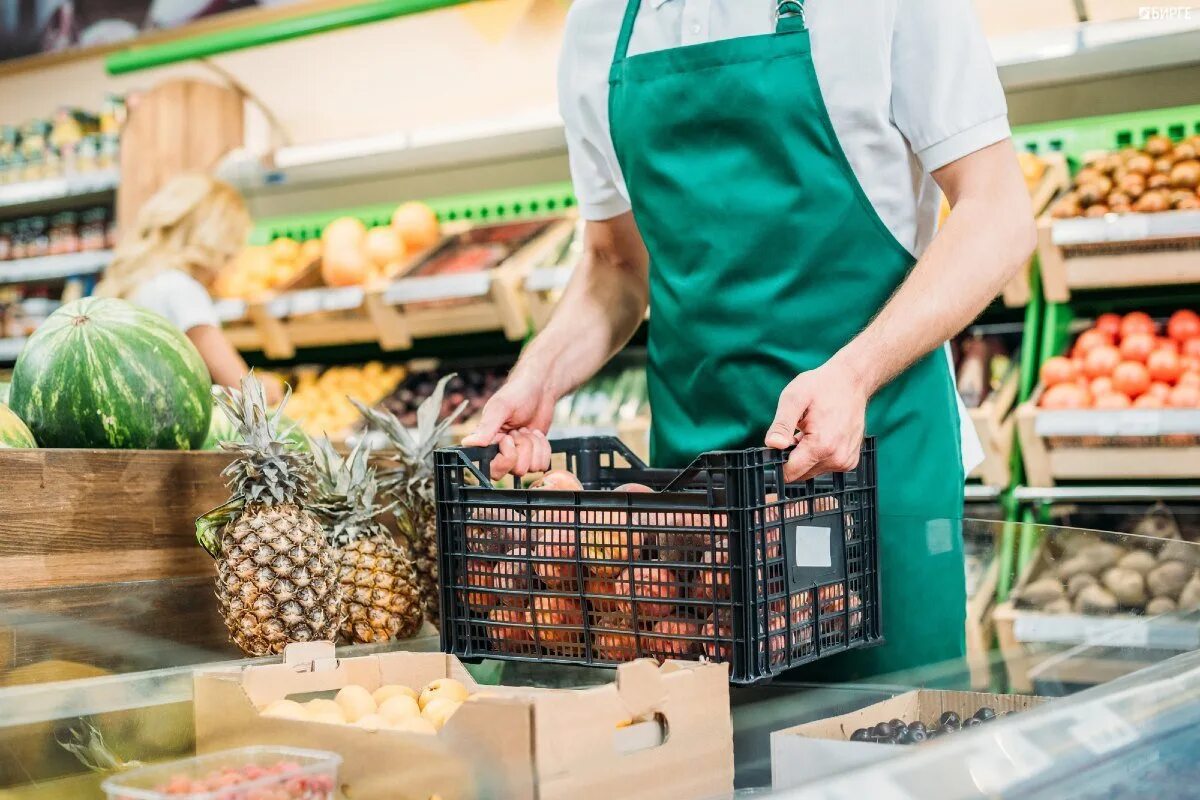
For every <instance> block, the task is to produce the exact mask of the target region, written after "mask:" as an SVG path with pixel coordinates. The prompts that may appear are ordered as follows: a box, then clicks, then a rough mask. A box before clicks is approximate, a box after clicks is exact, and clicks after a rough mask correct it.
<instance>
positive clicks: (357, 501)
mask: <svg viewBox="0 0 1200 800" xmlns="http://www.w3.org/2000/svg"><path fill="white" fill-rule="evenodd" d="M314 456H315V461H316V470H317V486H316V495H315V500H314V502H313V504H312V508H313V510H314V511H315V512H316V514H317V516H318V517H319V518H320V520H321V523H322V524H323V525H324V526H325V529H326V531H327V533H328V536H329V539H330V541H332V542H333V543H334V544H336V545H339V546H342V545H346V544H349V543H350V542H352V541H354V540H356V539H360V538H363V537H366V536H373V535H375V534H377V533H380V532H382V531H383V526H382V525H381V524H380V523H379V522H378V518H379V517H380V516H381V515H383V514H386V513H388V512H389V511H391V510H393V509H394V508H395V507H396V503H395V502H392V503H389V504H387V505H381V504H380V503H379V502H378V501H377V499H376V497H377V494H378V490H379V482H378V480H377V479H376V475H375V468H374V467H372V466H370V458H371V450H370V448H369V447H367V446H366V443H365V441H360V442H359V443H358V444H357V445H355V446H354V449H353V450H351V451H350V455H348V456H347V457H345V458H342V457H341V456H340V455H339V454H338V453H337V451H336V450H334V448H333V445H332V444H330V443H329V440H328V439H322V440H321V441H320V442H319V443H318V444H317V447H316V450H315V453H314Z"/></svg>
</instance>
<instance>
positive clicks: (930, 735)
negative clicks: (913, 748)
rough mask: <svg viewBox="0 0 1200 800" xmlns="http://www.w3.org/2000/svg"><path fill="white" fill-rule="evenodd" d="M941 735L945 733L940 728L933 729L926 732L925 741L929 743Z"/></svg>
mask: <svg viewBox="0 0 1200 800" xmlns="http://www.w3.org/2000/svg"><path fill="white" fill-rule="evenodd" d="M943 733H945V731H943V730H942V729H941V728H934V729H933V730H931V731H927V732H926V733H925V740H926V741H929V740H930V739H936V738H937V737H939V736H941V735H942V734H943Z"/></svg>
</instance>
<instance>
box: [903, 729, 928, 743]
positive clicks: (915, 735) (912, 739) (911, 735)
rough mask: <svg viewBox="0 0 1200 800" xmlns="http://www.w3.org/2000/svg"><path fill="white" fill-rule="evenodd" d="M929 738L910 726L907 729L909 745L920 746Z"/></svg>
mask: <svg viewBox="0 0 1200 800" xmlns="http://www.w3.org/2000/svg"><path fill="white" fill-rule="evenodd" d="M928 738H929V736H928V734H926V733H925V731H923V730H918V729H916V728H914V727H912V726H911V725H910V726H909V727H908V736H907V739H908V742H909V744H920V743H921V742H924V741H926V740H927V739H928Z"/></svg>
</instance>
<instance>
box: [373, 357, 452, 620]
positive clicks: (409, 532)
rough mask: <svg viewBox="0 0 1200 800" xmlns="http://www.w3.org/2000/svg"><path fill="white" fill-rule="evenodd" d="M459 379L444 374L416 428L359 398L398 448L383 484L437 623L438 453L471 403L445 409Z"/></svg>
mask: <svg viewBox="0 0 1200 800" xmlns="http://www.w3.org/2000/svg"><path fill="white" fill-rule="evenodd" d="M454 377H455V376H454V375H453V374H450V375H446V376H444V377H442V379H441V380H439V381H438V382H437V386H435V387H434V389H433V392H432V393H431V394H430V395H429V397H427V398H426V399H425V400H424V401H422V403H421V405H420V406H418V408H417V425H416V426H415V428H408V427H406V426H405V425H404V424H403V423H401V422H400V420H398V419H397V418H396V416H395V415H394V414H392V413H391V412H389V411H384V410H378V409H372V408H370V407H369V406H366V405H364V404H363V403H361V402H358V401H355V406H356V407H357V408H358V410H359V411H360V412H362V415H363V417H364V418H365V419H366V420H367V422H368V423H369V424H370V425H371V426H372V427H374V428H375V429H376V430H378V431H380V432H381V433H383V435H384V436H386V437H387V440H388V444H389V445H390V447H391V449H392V450H393V451H394V452H393V455H392V457H391V461H392V465H393V466H394V470H393V471H392V472H390V473H386V474H384V476H383V479H382V484H383V488H384V491H385V495H386V496H387V497H388V499H389V500H391V501H393V502H394V503H395V514H396V524H397V525H398V526H399V528H400V533H401V534H402V535H403V536H404V538H405V540H406V541H407V542H408V546H409V548H410V549H411V551H412V554H413V566H414V567H415V569H416V572H417V585H418V586H419V587H420V590H421V600H422V602H423V603H424V606H425V614H426V616H427V617H428V618H429V619H430V620H431V621H433V622H434V623H436V622H437V621H438V614H439V606H440V601H439V592H440V584H439V583H438V547H437V504H436V496H435V493H434V480H433V477H434V475H433V451H434V450H436V449H437V448H438V447H439V446H440V443H441V442H442V439H443V437H444V436H445V435H446V432H447V431H448V430H449V429H450V426H451V425H453V424H454V423H455V421H456V420H458V419H459V418H460V417H461V416H462V413H463V411H465V410H466V407H467V401H466V400H465V399H464V400H463V401H462V402H460V403H459V404H458V406H457V407H455V408H452V409H450V410H449V411H447V410H446V409H445V405H444V400H445V397H446V387H447V386H448V385H449V383H450V381H452V380H453V379H454Z"/></svg>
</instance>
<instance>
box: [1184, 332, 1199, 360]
mask: <svg viewBox="0 0 1200 800" xmlns="http://www.w3.org/2000/svg"><path fill="white" fill-rule="evenodd" d="M1179 354H1180V355H1184V356H1194V357H1195V358H1200V336H1193V337H1191V338H1190V339H1185V340H1184V341H1183V343H1182V344H1181V345H1180V346H1179Z"/></svg>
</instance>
